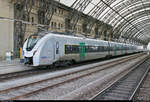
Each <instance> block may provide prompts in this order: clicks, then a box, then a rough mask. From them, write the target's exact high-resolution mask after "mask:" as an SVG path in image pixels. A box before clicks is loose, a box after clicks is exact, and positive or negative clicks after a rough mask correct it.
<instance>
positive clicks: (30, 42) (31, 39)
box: [27, 35, 42, 51]
mask: <svg viewBox="0 0 150 102" xmlns="http://www.w3.org/2000/svg"><path fill="white" fill-rule="evenodd" d="M41 37H42V36H40V35H31V36H30V37H29V39H28V42H27V51H31V50H32V49H33V48H34V46H35V45H36V43H37V42H38V41H39V39H41Z"/></svg>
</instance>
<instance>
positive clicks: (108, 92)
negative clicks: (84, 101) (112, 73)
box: [91, 57, 150, 100]
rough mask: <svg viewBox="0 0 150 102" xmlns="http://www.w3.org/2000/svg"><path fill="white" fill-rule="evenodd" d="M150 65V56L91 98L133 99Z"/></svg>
mask: <svg viewBox="0 0 150 102" xmlns="http://www.w3.org/2000/svg"><path fill="white" fill-rule="evenodd" d="M149 65H150V57H148V58H146V59H145V60H144V61H143V62H141V63H140V65H138V66H136V67H135V68H134V69H133V70H132V71H130V72H129V73H128V74H126V75H125V76H123V77H122V78H121V79H119V80H117V81H116V82H114V83H112V84H111V85H109V86H108V87H106V88H105V89H104V90H102V91H100V92H99V93H98V94H96V95H95V96H93V97H92V98H91V100H132V99H133V96H134V95H135V93H136V91H137V89H138V88H139V86H140V84H141V83H142V81H143V79H144V77H145V76H146V75H147V73H148V71H149V68H150V67H149Z"/></svg>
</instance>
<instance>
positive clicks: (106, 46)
mask: <svg viewBox="0 0 150 102" xmlns="http://www.w3.org/2000/svg"><path fill="white" fill-rule="evenodd" d="M139 51H142V49H139V47H138V46H136V45H131V44H125V43H117V42H111V41H103V40H97V39H90V38H85V37H76V36H71V35H65V34H59V33H56V32H41V33H36V34H33V35H31V36H30V37H29V38H28V39H27V40H26V41H25V43H24V45H23V54H24V58H25V64H30V65H32V66H43V65H45V66H48V65H52V64H59V63H68V64H71V63H73V62H80V61H87V60H93V59H99V58H104V57H109V56H118V55H124V54H128V53H134V52H139Z"/></svg>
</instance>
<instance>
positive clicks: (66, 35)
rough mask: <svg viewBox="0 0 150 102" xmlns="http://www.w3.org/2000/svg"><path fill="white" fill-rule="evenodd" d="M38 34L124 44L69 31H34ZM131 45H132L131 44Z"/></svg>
mask: <svg viewBox="0 0 150 102" xmlns="http://www.w3.org/2000/svg"><path fill="white" fill-rule="evenodd" d="M36 34H38V35H40V36H55V37H65V38H70V39H71V38H75V39H86V40H92V41H102V42H106V43H107V42H110V43H114V44H115V43H117V44H125V43H119V42H112V41H104V40H99V39H92V38H87V37H79V36H76V35H75V34H73V33H69V32H39V33H36ZM126 45H132V44H126ZM132 46H133V45H132Z"/></svg>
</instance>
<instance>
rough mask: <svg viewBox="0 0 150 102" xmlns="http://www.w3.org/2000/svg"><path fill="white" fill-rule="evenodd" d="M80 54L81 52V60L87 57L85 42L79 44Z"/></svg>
mask: <svg viewBox="0 0 150 102" xmlns="http://www.w3.org/2000/svg"><path fill="white" fill-rule="evenodd" d="M79 54H80V60H84V59H85V43H80V44H79Z"/></svg>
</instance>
